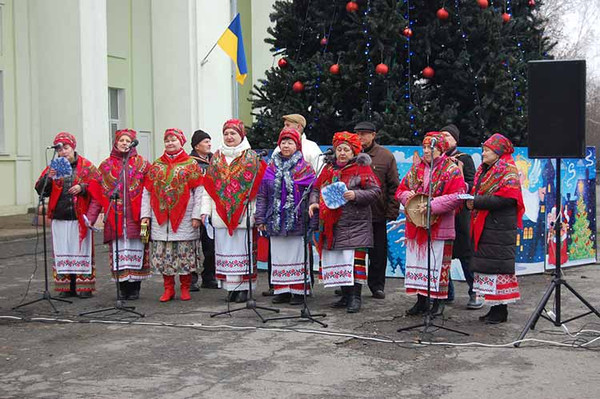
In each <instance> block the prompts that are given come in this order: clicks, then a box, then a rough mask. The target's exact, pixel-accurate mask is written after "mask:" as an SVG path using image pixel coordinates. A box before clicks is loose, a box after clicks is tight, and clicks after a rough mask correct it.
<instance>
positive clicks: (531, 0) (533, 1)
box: [527, 0, 535, 7]
mask: <svg viewBox="0 0 600 399" xmlns="http://www.w3.org/2000/svg"><path fill="white" fill-rule="evenodd" d="M527 4H529V7H535V0H529V3H527Z"/></svg>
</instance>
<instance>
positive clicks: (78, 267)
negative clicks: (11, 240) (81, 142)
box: [35, 132, 99, 297]
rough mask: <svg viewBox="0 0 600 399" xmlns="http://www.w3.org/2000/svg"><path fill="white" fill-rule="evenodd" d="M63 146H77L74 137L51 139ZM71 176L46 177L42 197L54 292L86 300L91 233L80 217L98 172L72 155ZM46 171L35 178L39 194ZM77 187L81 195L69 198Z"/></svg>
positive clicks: (91, 284) (90, 286)
mask: <svg viewBox="0 0 600 399" xmlns="http://www.w3.org/2000/svg"><path fill="white" fill-rule="evenodd" d="M59 143H61V144H63V145H65V144H67V145H69V146H71V148H73V149H75V148H76V147H77V140H76V139H75V136H73V135H72V134H70V133H67V132H61V133H58V134H57V135H56V137H55V138H54V144H55V145H56V144H59ZM71 168H72V174H71V175H69V176H64V177H60V178H50V177H48V182H47V184H46V188H45V190H44V193H43V195H44V196H45V197H48V196H49V197H50V199H49V202H48V217H49V218H50V219H52V247H53V252H54V265H53V268H52V275H53V277H54V289H55V290H56V291H57V292H60V293H61V296H76V295H77V294H80V296H81V297H90V296H91V293H92V292H93V291H94V290H95V284H96V265H95V259H94V240H93V235H92V231H91V230H90V229H89V228H88V227H87V226H86V223H85V219H84V215H85V214H86V213H87V211H88V208H89V206H90V202H91V200H92V194H91V192H90V190H89V186H90V183H91V182H93V181H95V180H97V179H98V176H99V175H98V170H97V169H96V167H95V166H94V164H92V162H90V161H89V160H87V159H85V158H84V157H82V156H81V155H79V154H77V152H75V158H74V160H73V161H72V162H71ZM49 171H50V166H48V167H46V168H45V169H44V171H43V172H42V174H41V175H40V177H39V178H38V180H37V182H36V184H35V189H36V191H37V192H38V194H41V191H42V188H43V187H44V180H45V177H46V175H47V174H48V173H49ZM76 185H80V186H81V192H80V193H78V194H76V195H72V194H69V193H68V191H69V189H70V188H71V187H73V186H76Z"/></svg>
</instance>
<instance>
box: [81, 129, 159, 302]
mask: <svg viewBox="0 0 600 399" xmlns="http://www.w3.org/2000/svg"><path fill="white" fill-rule="evenodd" d="M122 136H128V137H129V138H130V139H131V140H132V141H133V140H135V139H136V137H137V132H136V131H135V130H131V129H124V130H117V132H116V133H115V142H114V144H113V148H112V151H111V153H110V157H108V158H107V159H105V160H104V161H102V163H100V166H99V167H98V171H99V172H100V179H99V181H98V182H97V183H95V184H94V186H98V190H99V191H100V196H99V198H100V201H96V200H94V201H92V204H91V205H90V209H89V210H88V214H87V217H88V219H89V221H90V223H91V224H94V223H95V222H96V219H97V218H98V215H99V214H100V212H104V215H105V217H104V220H105V224H104V243H105V244H108V245H109V249H110V251H109V265H110V270H111V274H112V279H113V281H115V280H118V281H119V285H120V290H119V291H120V294H121V296H122V298H121V299H138V298H139V293H140V286H141V282H142V280H146V279H148V278H150V275H151V271H150V261H149V258H150V256H149V250H148V245H145V244H143V243H142V241H141V239H140V230H141V226H140V219H141V218H140V212H141V207H142V193H143V190H144V178H145V176H146V173H147V172H148V169H149V168H150V163H149V162H148V161H147V160H146V159H144V157H142V156H141V155H139V154H138V153H137V151H136V149H135V147H133V148H131V149H129V151H128V152H122V151H120V150H119V149H118V147H117V143H118V141H119V139H120V138H121V137H122ZM126 158H127V166H126V167H125V168H124V166H125V165H124V162H125V159H126ZM123 169H125V173H123ZM114 192H116V193H118V194H119V199H118V200H117V220H118V225H119V226H118V229H116V228H115V204H114V201H112V200H111V199H110V197H111V195H112V194H113V193H114ZM116 231H117V234H116V236H117V238H118V240H119V241H118V247H119V254H118V255H119V271H118V273H117V269H116V256H117V254H116V253H115V242H114V241H115V232H116Z"/></svg>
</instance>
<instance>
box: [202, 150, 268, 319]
mask: <svg viewBox="0 0 600 399" xmlns="http://www.w3.org/2000/svg"><path fill="white" fill-rule="evenodd" d="M256 155H257V156H258V157H259V161H260V158H261V156H260V155H259V154H256ZM257 175H258V173H256V174H254V176H253V177H252V184H251V185H250V191H252V187H254V182H255V181H256V176H257ZM250 202H251V201H250V192H248V197H247V198H246V203H245V204H244V208H246V246H247V248H248V273H247V274H246V276H247V277H248V300H247V301H246V305H245V306H244V307H241V308H237V309H229V304H227V308H228V309H227V310H225V311H223V312H217V313H213V314H211V315H210V317H215V316H220V315H223V314H231V313H234V312H238V311H240V310H252V311H253V312H254V313H256V315H257V316H258V318H259V319H261V320H262V322H263V323H264V322H265V320H266V319H265V318H264V317H263V316H262V315H261V314H260V313H259V312H258V310H257V309H262V310H267V311H269V312H275V313H279V309H276V308H269V307H266V306H258V305H257V304H256V300H255V299H254V296H253V290H252V241H251V236H250V235H251V234H252V228H251V227H250Z"/></svg>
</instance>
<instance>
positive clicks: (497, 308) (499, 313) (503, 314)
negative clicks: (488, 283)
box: [485, 305, 508, 324]
mask: <svg viewBox="0 0 600 399" xmlns="http://www.w3.org/2000/svg"><path fill="white" fill-rule="evenodd" d="M507 320H508V306H506V305H494V306H492V309H491V310H490V314H489V316H488V317H487V319H485V324H499V323H504V322H506V321H507Z"/></svg>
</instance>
